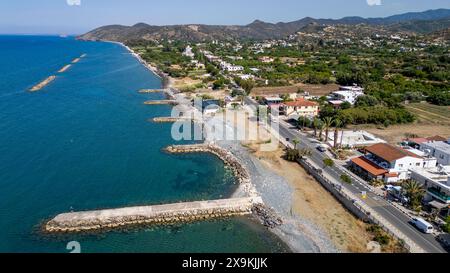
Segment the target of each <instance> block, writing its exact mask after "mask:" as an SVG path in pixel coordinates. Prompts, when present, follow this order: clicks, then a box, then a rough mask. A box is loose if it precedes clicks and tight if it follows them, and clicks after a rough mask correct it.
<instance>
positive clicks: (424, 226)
mask: <svg viewBox="0 0 450 273" xmlns="http://www.w3.org/2000/svg"><path fill="white" fill-rule="evenodd" d="M411 223H412V224H413V225H414V226H415V227H416V228H417V229H418V230H420V231H422V232H423V233H427V234H431V233H433V232H434V228H433V225H431V224H430V223H428V222H427V221H425V220H424V219H422V218H414V219H412V221H411Z"/></svg>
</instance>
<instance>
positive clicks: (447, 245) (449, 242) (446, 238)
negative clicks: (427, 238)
mask: <svg viewBox="0 0 450 273" xmlns="http://www.w3.org/2000/svg"><path fill="white" fill-rule="evenodd" d="M436 240H437V241H438V242H439V243H441V245H442V246H443V247H444V249H445V250H446V251H447V252H450V234H448V233H443V234H440V235H439V236H437V238H436Z"/></svg>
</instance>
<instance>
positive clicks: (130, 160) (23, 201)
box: [0, 36, 287, 252]
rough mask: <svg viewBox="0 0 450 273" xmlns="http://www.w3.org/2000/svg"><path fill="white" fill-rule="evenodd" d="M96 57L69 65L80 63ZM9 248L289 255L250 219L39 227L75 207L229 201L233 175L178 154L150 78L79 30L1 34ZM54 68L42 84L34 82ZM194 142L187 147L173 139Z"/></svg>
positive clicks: (0, 240)
mask: <svg viewBox="0 0 450 273" xmlns="http://www.w3.org/2000/svg"><path fill="white" fill-rule="evenodd" d="M82 54H87V55H86V57H84V58H82V59H81V60H80V61H79V62H77V63H75V64H72V66H71V67H69V68H68V69H67V70H66V71H65V72H64V73H57V71H59V70H60V69H61V68H63V67H64V66H66V65H67V64H69V63H70V62H71V61H72V60H73V59H75V58H78V57H80V56H81V55H82ZM0 75H2V80H1V81H0V120H1V122H0V143H2V145H0V188H1V191H0V231H1V232H0V252H68V250H66V244H67V242H68V241H70V240H78V241H79V242H80V243H81V246H82V251H83V252H283V251H287V247H286V246H285V245H284V244H283V243H281V242H280V240H279V239H278V238H276V237H275V236H274V235H273V234H271V233H270V232H268V231H267V230H265V228H264V227H262V226H260V225H258V224H255V222H254V221H252V220H249V219H247V218H234V219H228V220H222V221H212V222H204V223H203V222H202V223H193V224H188V225H181V226H179V227H177V228H174V227H170V228H154V229H145V230H136V231H131V232H129V233H120V232H114V233H107V234H103V235H102V236H98V237H95V238H93V237H91V236H89V237H88V236H81V237H80V236H76V235H74V236H73V237H71V236H69V237H70V238H65V239H64V240H56V241H55V240H47V239H44V238H40V237H39V236H36V234H35V233H34V231H35V230H36V227H37V226H38V225H39V224H41V223H42V221H44V220H46V219H49V218H51V217H53V216H55V215H56V214H58V213H62V212H67V211H70V210H71V209H73V210H76V211H79V210H91V209H99V208H115V207H122V206H133V205H146V204H159V203H164V202H178V201H193V200H204V199H218V198H225V197H228V196H229V195H231V194H232V192H233V191H234V189H236V187H237V185H236V180H235V178H234V177H233V175H232V173H231V172H230V171H228V170H226V169H224V165H223V163H222V162H221V161H220V160H219V159H217V158H216V157H214V156H212V155H206V154H201V155H200V154H199V155H195V154H194V155H181V156H179V155H169V154H166V153H164V152H162V149H163V148H164V147H166V146H168V145H171V144H174V141H173V140H172V139H171V136H170V131H171V126H170V124H155V123H150V122H148V119H150V118H154V117H159V116H168V115H170V110H171V108H170V107H169V106H166V105H158V106H149V105H144V104H143V102H144V101H145V100H151V99H161V98H163V96H162V95H161V94H138V92H137V91H138V90H139V89H144V88H160V87H161V82H160V79H159V78H158V77H156V76H155V75H153V74H151V73H150V72H149V71H148V70H147V69H146V68H145V67H143V66H142V65H141V64H140V63H139V62H138V61H137V60H136V59H135V58H133V57H132V56H131V54H129V52H127V51H126V49H125V48H123V47H122V46H120V45H117V44H113V43H100V42H82V41H76V40H75V39H73V38H67V39H63V38H58V37H34V36H0ZM50 75H56V76H57V78H56V79H55V80H54V81H53V82H52V83H50V84H49V85H48V86H46V87H45V88H43V89H42V90H40V91H38V92H35V93H30V92H28V91H27V90H28V89H29V88H31V87H32V86H34V85H35V84H37V83H39V82H40V81H42V80H43V79H45V78H47V77H48V76H50ZM176 144H186V143H176Z"/></svg>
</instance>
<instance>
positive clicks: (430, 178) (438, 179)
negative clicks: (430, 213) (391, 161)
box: [411, 166, 450, 216]
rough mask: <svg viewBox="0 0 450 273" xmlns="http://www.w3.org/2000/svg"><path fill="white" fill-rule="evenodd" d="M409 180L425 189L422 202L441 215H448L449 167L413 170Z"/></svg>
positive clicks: (449, 199) (449, 197)
mask: <svg viewBox="0 0 450 273" xmlns="http://www.w3.org/2000/svg"><path fill="white" fill-rule="evenodd" d="M411 179H413V180H415V181H417V182H419V183H420V184H422V185H423V186H424V187H425V189H426V195H425V198H424V201H425V202H427V203H428V205H430V206H431V207H433V208H435V209H437V210H439V211H440V212H441V215H443V216H447V215H450V210H449V208H450V166H445V167H443V166H440V167H437V168H433V169H428V170H426V169H413V170H411Z"/></svg>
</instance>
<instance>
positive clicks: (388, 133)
mask: <svg viewBox="0 0 450 273" xmlns="http://www.w3.org/2000/svg"><path fill="white" fill-rule="evenodd" d="M406 108H407V109H408V110H409V111H411V112H412V113H413V114H415V115H416V116H417V121H416V122H415V123H413V124H403V125H394V126H390V127H389V128H385V127H383V126H376V125H358V126H350V128H351V129H359V130H366V131H368V132H370V133H372V134H374V135H376V136H378V137H381V138H383V139H384V140H386V141H388V142H389V143H392V144H396V143H399V142H401V141H402V140H403V139H404V138H406V134H414V135H417V136H419V137H430V136H435V135H440V136H443V137H450V107H449V106H437V105H432V104H429V103H413V104H409V105H407V106H406Z"/></svg>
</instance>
